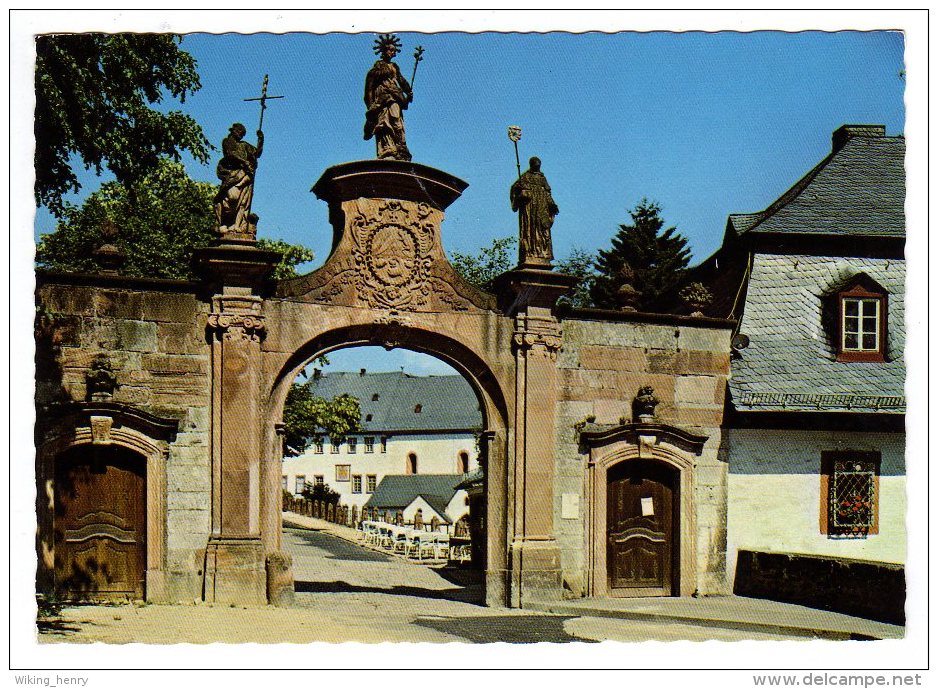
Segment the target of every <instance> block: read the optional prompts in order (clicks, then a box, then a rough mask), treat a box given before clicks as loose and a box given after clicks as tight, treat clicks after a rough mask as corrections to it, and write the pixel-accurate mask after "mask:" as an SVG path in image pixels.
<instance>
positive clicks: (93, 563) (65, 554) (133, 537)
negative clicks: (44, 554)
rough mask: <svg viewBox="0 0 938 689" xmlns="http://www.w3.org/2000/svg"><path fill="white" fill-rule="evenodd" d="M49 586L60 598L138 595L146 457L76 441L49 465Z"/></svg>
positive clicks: (141, 587)
mask: <svg viewBox="0 0 938 689" xmlns="http://www.w3.org/2000/svg"><path fill="white" fill-rule="evenodd" d="M54 538H55V588H56V593H57V595H59V596H60V597H61V598H63V599H66V600H76V599H80V600H101V599H105V600H113V599H142V598H143V597H144V582H145V578H146V553H147V548H146V462H145V460H144V458H143V457H141V456H140V455H138V454H136V453H135V452H132V451H129V450H126V449H123V448H118V447H95V446H93V445H82V446H79V447H77V448H74V449H72V450H70V451H68V452H66V453H64V454H62V455H61V456H60V457H59V458H58V459H57V461H56V466H55V528H54Z"/></svg>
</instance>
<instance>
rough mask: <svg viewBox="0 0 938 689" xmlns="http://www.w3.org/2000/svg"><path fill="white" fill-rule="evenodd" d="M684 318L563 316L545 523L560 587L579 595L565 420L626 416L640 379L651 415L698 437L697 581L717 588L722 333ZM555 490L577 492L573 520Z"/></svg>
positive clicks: (578, 476)
mask: <svg viewBox="0 0 938 689" xmlns="http://www.w3.org/2000/svg"><path fill="white" fill-rule="evenodd" d="M685 323H686V322H684V323H681V322H678V324H676V325H671V324H666V323H641V322H632V323H627V322H601V321H593V320H572V319H568V320H565V321H564V322H563V351H562V352H560V354H559V356H558V361H557V365H558V368H559V375H560V379H559V385H560V391H559V399H558V403H557V416H556V434H557V437H556V442H557V465H556V472H555V495H554V500H555V507H554V513H555V520H554V523H555V528H556V531H557V538H558V540H559V542H560V546H561V553H562V564H563V569H564V577H565V586H566V587H567V588H569V589H570V591H571V594H572V595H583V594H584V582H585V580H586V576H585V567H586V563H585V554H586V552H587V550H588V547H587V544H586V543H585V540H586V516H585V515H586V509H587V505H586V503H585V499H584V497H585V483H586V478H585V477H586V466H587V460H588V453H587V452H586V451H585V450H584V449H583V448H581V447H580V446H579V444H578V439H577V431H576V429H575V425H576V424H577V423H578V422H581V421H584V420H586V419H587V418H589V417H595V418H594V419H593V420H594V421H595V422H596V423H600V424H617V423H620V420H621V419H624V420H626V421H631V416H632V400H633V399H634V397H635V395H636V394H637V393H638V389H639V388H640V387H641V386H643V385H651V386H652V387H654V389H655V394H656V395H657V397H658V398H659V400H660V401H661V403H660V404H659V406H658V408H657V415H658V419H659V421H661V422H663V423H667V424H672V425H674V426H678V427H681V428H684V429H687V430H690V431H693V432H695V433H697V434H700V435H705V436H707V438H708V440H707V442H706V445H705V446H704V450H703V454H702V456H701V457H698V458H697V464H696V470H695V476H696V486H695V496H694V498H695V499H694V504H695V506H696V508H695V509H696V519H697V582H698V589H699V590H700V591H701V592H702V593H724V592H726V590H727V589H726V475H727V467H726V462H725V459H724V458H722V457H720V456H719V454H720V453H719V448H720V424H721V422H722V418H723V403H724V397H725V391H726V379H727V376H728V374H729V363H730V360H729V352H730V346H729V343H730V336H731V331H730V330H729V329H726V328H725V327H724V328H720V327H713V326H711V327H707V326H705V325H701V326H695V325H687V324H685ZM564 494H573V495H575V496H577V499H578V501H579V516H578V517H577V518H563V517H562V514H561V503H562V500H563V495H564ZM568 500H569V498H568ZM682 518H684V516H683V515H682Z"/></svg>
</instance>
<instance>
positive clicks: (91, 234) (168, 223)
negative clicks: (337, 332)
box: [36, 159, 313, 280]
mask: <svg viewBox="0 0 938 689" xmlns="http://www.w3.org/2000/svg"><path fill="white" fill-rule="evenodd" d="M214 195H215V185H213V184H210V183H208V182H196V181H194V180H192V179H190V178H189V176H188V175H187V174H186V171H185V168H184V167H183V166H182V164H181V163H176V162H173V161H170V160H166V159H161V160H160V161H159V162H158V163H157V166H156V167H155V168H154V169H153V170H152V171H151V172H150V173H149V174H147V175H146V176H144V177H143V178H142V179H141V180H139V182H138V184H137V185H136V186H135V191H134V192H133V193H131V191H130V190H129V189H128V187H127V186H126V185H124V184H121V183H120V182H116V181H114V182H107V183H105V184H103V185H102V186H101V188H100V189H99V190H98V191H96V192H94V193H93V194H91V195H90V196H89V197H88V199H87V200H86V201H85V203H84V204H83V205H82V206H80V207H79V206H73V205H70V204H66V205H65V210H64V213H63V216H62V219H61V220H60V221H59V223H58V225H57V227H56V230H55V232H53V233H50V234H45V235H43V236H42V237H41V238H40V241H39V246H38V248H37V252H36V262H37V264H38V265H39V266H40V267H42V268H47V269H50V270H58V271H65V272H87V271H92V272H93V271H95V270H97V264H96V263H95V260H94V257H93V255H92V251H94V249H95V248H97V247H98V246H99V245H100V244H101V243H102V235H101V228H102V226H103V225H104V223H105V222H106V221H110V222H112V223H113V224H114V226H115V227H116V228H117V232H118V238H117V239H116V240H114V241H113V242H112V243H115V244H116V245H117V246H118V247H119V248H120V249H121V250H122V252H123V253H124V255H125V256H126V259H127V260H126V263H125V264H124V266H123V268H122V272H123V273H124V274H126V275H130V276H137V277H142V276H146V277H163V278H172V279H180V280H183V279H191V278H193V277H194V273H193V271H192V267H191V259H192V252H193V250H194V249H196V248H198V247H202V246H206V245H208V244H209V242H211V241H212V240H213V239H214V238H215V234H214V227H215V213H214V210H213V207H212V198H213V197H214ZM258 245H259V246H260V247H261V248H265V249H273V250H276V251H280V252H282V253H283V259H282V260H281V263H280V265H278V266H277V268H276V269H275V273H274V277H276V278H278V279H283V278H288V277H295V276H296V268H295V266H297V265H298V264H300V263H305V262H308V261H311V260H312V258H313V253H312V251H310V250H309V249H307V248H305V247H302V246H296V245H292V244H287V243H286V242H283V241H280V240H269V239H268V240H265V239H261V240H259V241H258Z"/></svg>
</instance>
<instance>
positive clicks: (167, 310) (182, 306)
mask: <svg viewBox="0 0 938 689" xmlns="http://www.w3.org/2000/svg"><path fill="white" fill-rule="evenodd" d="M141 298H142V299H141V307H142V309H143V313H145V314H146V315H147V318H148V319H149V320H152V321H170V322H173V323H186V324H189V325H190V326H191V324H192V323H196V322H198V321H199V319H198V318H197V316H198V315H199V314H202V313H208V305H207V304H203V303H201V302H199V301H198V300H196V298H195V296H194V295H191V294H167V293H156V292H150V293H147V294H142V295H141Z"/></svg>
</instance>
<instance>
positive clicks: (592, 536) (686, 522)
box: [580, 423, 707, 597]
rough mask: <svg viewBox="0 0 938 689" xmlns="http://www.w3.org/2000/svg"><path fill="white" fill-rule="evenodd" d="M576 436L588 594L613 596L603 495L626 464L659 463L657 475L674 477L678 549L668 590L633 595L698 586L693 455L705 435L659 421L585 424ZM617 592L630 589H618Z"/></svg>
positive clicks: (671, 592)
mask: <svg viewBox="0 0 938 689" xmlns="http://www.w3.org/2000/svg"><path fill="white" fill-rule="evenodd" d="M580 439H581V442H582V443H583V444H585V445H586V446H587V447H588V448H589V462H588V466H587V472H586V485H585V490H584V494H585V496H586V502H587V509H588V516H587V519H586V544H585V546H586V547H585V551H586V553H587V557H588V566H587V593H588V595H591V596H597V597H604V596H610V595H616V592H614V591H612V590H611V587H610V585H609V576H608V573H609V562H608V560H607V558H608V557H609V552H608V551H609V547H608V538H607V534H608V525H607V514H608V505H607V499H608V494H609V493H608V491H609V486H610V478H611V477H612V472H614V471H615V472H617V473H622V474H623V475H625V476H630V475H631V474H630V473H629V471H628V469H629V467H628V466H627V465H629V464H636V465H638V464H639V463H641V464H643V465H645V466H650V467H655V466H659V467H661V468H662V469H663V470H664V471H663V472H662V473H665V474H667V473H670V474H672V475H673V476H674V477H675V478H674V479H671V481H672V485H671V489H672V492H673V501H674V502H673V515H674V523H673V525H672V527H671V528H673V540H674V541H676V542H677V544H676V545H677V547H676V549H675V553H674V556H673V559H672V560H671V562H670V563H669V564H670V565H671V566H672V567H673V569H672V571H671V573H670V582H668V584H669V585H668V587H667V591H666V592H665V591H659V592H657V593H656V592H654V591H650V590H647V589H637V590H636V593H634V595H662V594H664V595H678V596H689V595H692V594H693V593H694V592H695V591H696V590H697V588H698V584H697V582H698V568H697V524H696V514H697V512H696V507H697V505H696V502H697V501H696V496H695V489H696V475H695V468H696V457H698V456H699V455H700V454H701V451H702V450H703V445H704V443H705V442H706V440H707V439H706V438H705V437H703V436H699V435H695V434H693V433H689V432H688V431H685V430H683V429H680V428H676V427H674V426H668V425H665V424H658V423H632V424H624V425H619V426H608V427H605V428H600V427H596V426H593V427H587V428H584V430H583V431H582V432H581V434H580ZM623 470H624V471H623ZM644 473H647V472H644ZM667 480H668V479H665V481H667ZM618 595H630V593H629V592H628V591H619V592H618Z"/></svg>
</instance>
